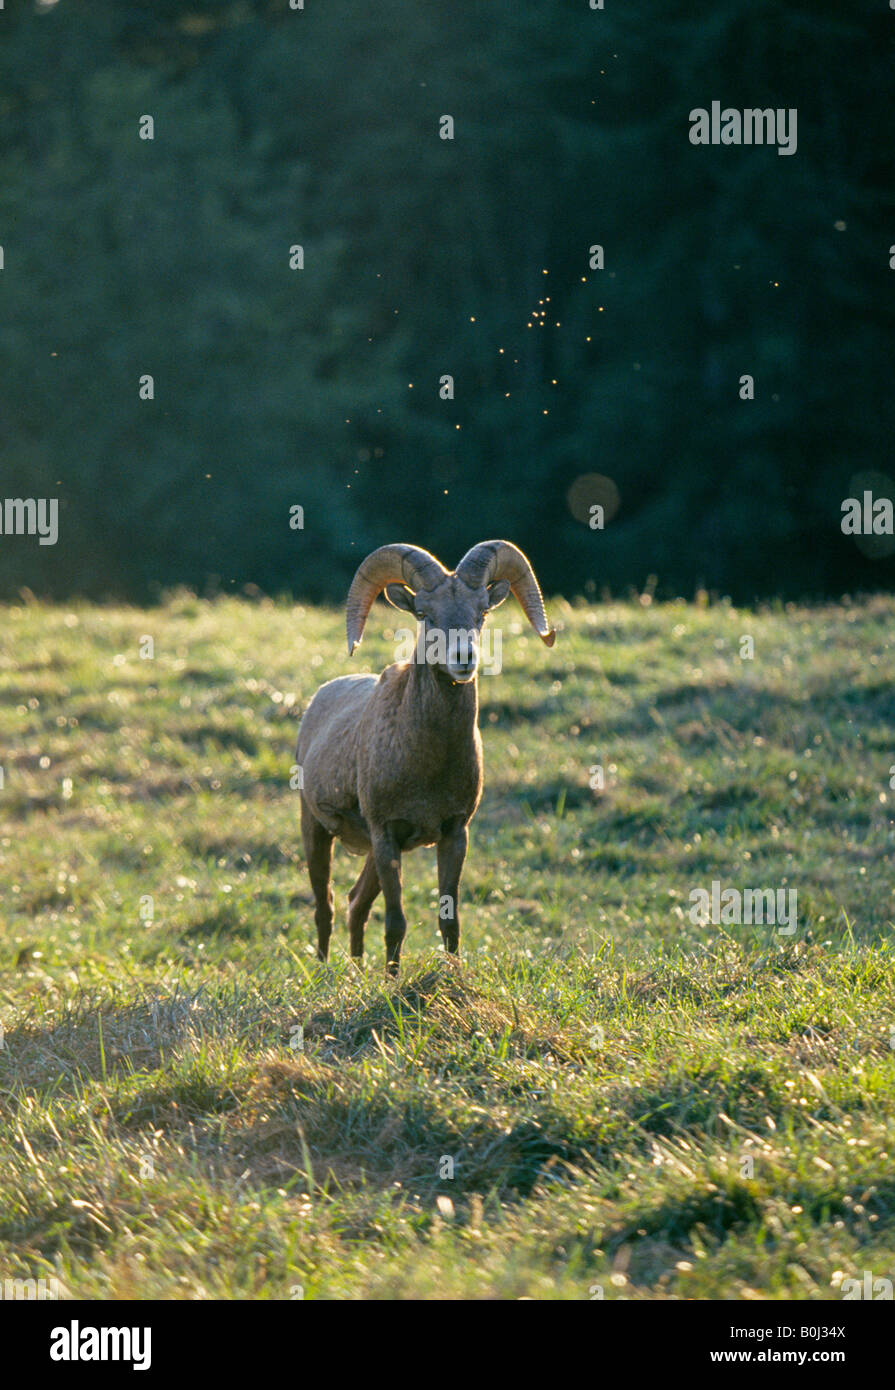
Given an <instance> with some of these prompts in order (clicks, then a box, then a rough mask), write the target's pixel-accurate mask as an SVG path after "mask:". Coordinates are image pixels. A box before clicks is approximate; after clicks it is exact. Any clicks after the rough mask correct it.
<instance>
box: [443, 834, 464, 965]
mask: <svg viewBox="0 0 895 1390" xmlns="http://www.w3.org/2000/svg"><path fill="white" fill-rule="evenodd" d="M468 843H469V834H468V831H467V829H466V825H465V824H462V825H456V826H454V828H453V829H452V830H450V831H449V832H448V833H447V834H446V835H443V836H442V838H441V839H440V840H439V841H438V925H439V927H440V928H441V939H442V941H443V942H444V949H445V950H446V951H448V952H450V954H451V955H452V956H455V955H456V954H457V952H458V951H459V949H460V917H459V910H458V901H457V900H458V897H459V894H460V875H461V874H462V872H463V863H464V860H465V859H466V847H467V845H468Z"/></svg>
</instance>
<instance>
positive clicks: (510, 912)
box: [0, 595, 895, 1299]
mask: <svg viewBox="0 0 895 1390" xmlns="http://www.w3.org/2000/svg"><path fill="white" fill-rule="evenodd" d="M550 614H551V618H552V619H553V620H554V621H555V622H556V623H557V626H558V627H559V628H560V631H559V634H558V638H557V643H556V646H555V647H554V648H553V650H552V651H547V650H546V649H545V648H544V647H543V646H542V645H541V644H540V643H539V642H538V640H537V638H536V637H534V635H533V634H532V633H531V632H530V630H529V629H527V628H526V627H525V625H524V620H523V618H522V615H521V613H520V612H519V610H518V609H516V608H514V606H513V605H512V603H508V604H507V605H506V606H505V607H504V608H503V609H501V611H500V614H499V615H498V618H499V620H500V621H501V623H502V626H503V637H504V642H503V656H504V670H503V673H502V674H501V675H500V676H486V677H483V678H482V680H481V682H480V687H481V704H482V710H481V727H482V733H483V738H484V743H485V763H486V787H485V795H484V799H483V802H482V805H481V808H480V811H479V814H478V816H477V817H476V819H475V821H474V823H473V829H472V835H471V847H470V856H469V859H468V861H467V868H466V873H465V876H464V881H463V888H464V897H463V901H462V905H461V920H462V928H463V937H462V941H461V949H462V951H463V957H462V961H461V963H460V964H459V965H458V966H454V965H452V964H451V963H450V962H448V961H446V960H445V958H444V957H443V955H442V954H441V952H440V949H439V941H440V938H439V935H438V931H437V920H436V910H437V898H436V891H435V874H434V851H426V850H420V851H417V852H416V853H415V854H413V855H412V856H411V857H410V858H409V859H408V860H407V861H406V876H405V879H406V892H405V905H406V909H407V914H408V920H409V922H410V929H409V932H408V936H407V940H406V942H405V954H404V959H403V962H402V964H403V969H402V975H401V978H400V979H399V980H398V981H397V982H396V983H387V982H386V980H385V978H384V973H383V964H384V949H383V939H382V909H381V900H380V902H379V903H378V904H377V907H376V908H375V909H374V914H373V917H372V918H371V922H370V925H369V927H368V932H367V942H368V950H367V964H366V968H365V970H364V971H359V970H357V969H355V968H354V967H352V966H351V964H350V963H349V961H348V958H347V942H346V939H345V938H346V933H345V928H344V902H345V895H346V892H347V888H348V886H349V884H350V882H351V881H352V874H353V872H356V870H357V868H358V867H359V861H357V860H355V859H352V858H351V857H349V856H348V855H347V854H345V853H344V852H339V851H338V850H337V854H336V889H337V894H338V899H339V908H340V911H339V916H338V917H337V927H336V932H335V934H334V940H333V950H332V958H331V962H330V964H329V965H328V966H320V965H318V964H317V963H316V961H315V959H314V954H313V950H312V946H311V942H312V939H313V936H314V932H313V923H312V913H311V906H310V894H309V889H308V884H307V880H306V876H305V872H304V867H303V863H302V858H301V847H300V839H299V834H298V793H297V792H296V791H292V790H290V786H289V775H290V767H291V764H292V761H293V749H294V741H295V728H296V723H297V719H298V716H299V713H300V710H301V708H302V706H303V704H304V703H305V702H306V701H307V699H308V697H309V696H310V695H311V694H312V692H313V690H314V689H315V688H316V686H317V685H318V684H319V683H320V682H321V681H323V680H326V679H329V678H330V677H333V676H336V675H339V674H342V673H344V672H346V671H349V670H362V669H364V668H367V669H379V667H380V666H381V665H384V664H385V663H386V662H387V661H388V660H389V659H390V653H391V650H392V647H391V644H390V642H389V641H388V640H387V635H386V632H387V626H388V624H389V623H390V622H391V621H392V620H393V616H394V615H393V614H392V613H391V610H389V609H386V608H384V607H381V606H377V608H376V609H375V610H374V612H373V615H372V618H371V621H370V623H369V625H368V632H367V637H366V639H365V642H364V645H363V647H362V648H361V649H360V651H359V652H358V653H357V655H356V657H355V658H354V660H353V661H352V662H351V663H349V661H348V658H347V656H346V653H345V643H344V635H343V620H342V615H341V613H340V612H336V611H334V610H333V611H325V610H322V609H314V610H310V609H302V608H298V607H294V606H291V605H287V604H285V603H273V602H268V601H260V602H255V601H250V600H248V599H241V600H240V599H235V598H232V599H229V598H228V599H220V600H218V601H211V602H206V601H200V600H197V599H195V598H193V597H192V596H189V595H177V596H174V597H172V598H171V599H170V601H169V602H168V603H167V605H166V606H164V607H161V608H159V609H156V610H149V611H141V610H136V609H128V608H98V607H91V606H87V605H73V606H58V607H57V606H47V605H42V604H36V603H23V604H22V605H20V606H17V607H12V608H6V609H4V610H2V611H0V765H2V770H3V785H2V789H0V891H2V899H0V901H2V919H0V1021H2V1025H3V1030H4V1033H3V1044H4V1045H3V1047H2V1049H0V1121H2V1134H0V1279H8V1278H34V1279H40V1278H45V1279H50V1278H55V1279H56V1280H57V1281H58V1289H59V1291H60V1292H62V1293H63V1295H64V1294H66V1293H68V1294H71V1295H73V1296H77V1297H88V1298H133V1297H137V1298H263V1299H290V1298H297V1297H304V1298H389V1297H400V1298H414V1297H416V1298H439V1297H447V1298H455V1297H459V1298H518V1297H522V1296H525V1297H531V1298H560V1299H588V1298H592V1297H600V1296H603V1297H605V1298H610V1299H611V1298H631V1299H636V1298H682V1297H683V1298H690V1297H695V1298H711V1297H713V1298H725V1299H743V1298H747V1299H752V1298H788V1297H796V1298H807V1299H837V1298H841V1297H842V1288H841V1285H842V1281H843V1279H845V1278H852V1277H855V1278H859V1279H860V1278H861V1277H862V1272H863V1271H864V1270H870V1271H872V1273H873V1275H874V1276H875V1277H882V1278H889V1279H895V1128H893V1116H895V975H893V951H892V941H893V917H895V898H893V894H895V877H893V872H892V869H893V847H895V840H893V799H895V791H893V790H892V787H891V785H890V777H892V775H893V774H891V773H890V768H891V767H892V765H893V764H895V697H893V690H895V644H893V637H892V634H893V632H895V601H893V600H892V599H889V598H886V599H882V598H879V599H872V600H868V601H866V602H860V603H859V602H855V603H851V604H848V603H847V604H844V605H841V606H829V607H818V608H812V609H807V608H805V609H800V608H790V607H787V608H785V609H784V608H782V607H781V608H769V609H767V610H762V611H760V612H757V613H756V612H746V611H743V610H734V609H732V608H731V607H730V606H728V605H725V604H709V603H702V604H684V603H677V604H670V605H656V604H650V603H648V602H645V601H644V602H641V603H637V602H631V603H611V604H604V605H598V606H594V607H587V606H585V605H580V606H576V607H573V606H569V605H568V604H563V603H562V602H554V603H553V604H552V605H550ZM744 636H746V637H751V638H752V639H753V641H754V656H753V657H751V658H749V657H748V656H746V657H745V659H744V657H743V656H742V655H741V652H743V651H744V650H745V647H744V645H743V644H742V643H741V638H743V637H744ZM147 639H151V643H150V641H148V640H147ZM150 651H151V653H152V654H151V655H149V652H150ZM598 767H599V768H602V769H603V770H604V772H603V780H604V783H605V785H604V786H603V787H602V789H601V788H600V787H599V785H597V786H593V787H592V786H591V783H592V782H594V783H599V780H600V776H599V773H597V772H594V771H592V770H593V769H595V768H598ZM713 881H717V882H720V883H721V884H722V885H723V886H724V887H735V888H738V889H741V890H742V889H745V888H764V889H774V890H776V889H778V888H783V889H786V890H789V889H795V890H797V893H798V924H797V928H796V930H795V931H794V932H792V933H791V934H790V935H785V934H783V933H781V932H780V931H779V930H778V929H776V928H775V927H774V926H768V925H736V924H735V923H730V924H727V925H721V924H718V925H713V924H711V923H708V924H706V925H698V924H696V923H694V921H693V920H691V915H692V914H691V899H690V894H691V892H692V891H693V890H694V889H697V888H705V889H706V890H707V891H709V890H710V889H711V885H712V882H713ZM299 1030H300V1031H299ZM451 1171H453V1176H451Z"/></svg>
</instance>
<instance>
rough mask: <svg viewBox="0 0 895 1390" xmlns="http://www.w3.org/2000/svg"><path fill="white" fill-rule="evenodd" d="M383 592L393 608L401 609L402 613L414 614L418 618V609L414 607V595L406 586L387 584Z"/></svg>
mask: <svg viewBox="0 0 895 1390" xmlns="http://www.w3.org/2000/svg"><path fill="white" fill-rule="evenodd" d="M382 592H383V594H384V595H385V597H386V600H387V601H388V602H389V603H390V604H391V606H392V608H400V609H401V610H402V612H404V613H412V614H413V616H414V617H416V609H415V608H414V606H413V603H414V593H413V590H412V589H408V587H407V585H406V584H386V586H385V588H384V589H383V591H382Z"/></svg>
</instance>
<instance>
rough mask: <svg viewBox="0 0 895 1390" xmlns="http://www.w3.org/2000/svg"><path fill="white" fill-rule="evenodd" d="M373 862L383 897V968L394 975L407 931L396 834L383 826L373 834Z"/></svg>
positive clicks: (399, 853) (399, 852)
mask: <svg viewBox="0 0 895 1390" xmlns="http://www.w3.org/2000/svg"><path fill="white" fill-rule="evenodd" d="M372 840H373V862H374V863H375V865H376V873H377V876H378V878H379V882H380V885H381V887H382V894H383V897H384V898H385V970H386V974H388V975H397V973H398V962H399V961H400V959H401V942H402V941H403V940H404V937H405V935H406V932H407V918H406V917H405V916H404V907H403V905H402V902H401V851H400V849H399V848H398V841H397V837H396V836H395V834H394V832H393V831H391V830H390V829H389V828H388V826H386V827H385V828H384V829H383V830H382V831H380V832H379V833H378V834H374V835H373V837H372Z"/></svg>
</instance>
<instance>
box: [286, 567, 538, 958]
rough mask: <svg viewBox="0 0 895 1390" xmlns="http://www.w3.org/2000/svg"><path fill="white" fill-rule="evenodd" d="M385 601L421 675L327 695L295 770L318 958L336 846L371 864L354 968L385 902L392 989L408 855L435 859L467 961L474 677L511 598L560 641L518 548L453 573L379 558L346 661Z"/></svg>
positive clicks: (352, 916) (338, 683) (353, 596)
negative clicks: (463, 902) (379, 903)
mask: <svg viewBox="0 0 895 1390" xmlns="http://www.w3.org/2000/svg"><path fill="white" fill-rule="evenodd" d="M383 590H384V591H385V596H386V598H387V600H388V601H389V603H391V604H392V606H393V607H395V608H399V609H403V610H404V611H405V612H407V613H410V614H411V615H412V616H413V617H414V618H415V619H417V620H418V622H419V625H420V626H419V631H418V634H417V645H416V651H415V655H414V659H413V661H411V662H408V663H405V664H396V665H392V666H387V667H386V668H385V670H384V671H383V672H382V675H381V676H361V675H355V676H339V677H338V678H337V679H336V680H332V681H328V682H327V683H326V685H323V686H321V687H320V689H319V690H318V691H317V693H316V695H315V696H314V697H313V699H312V700H311V702H310V704H309V705H308V708H307V710H306V711H305V714H304V717H303V718H302V721H301V726H300V728H299V733H298V747H297V750H296V761H297V763H298V766H299V767H300V768H301V774H302V776H301V831H302V839H303V841H304V848H305V857H306V859H307V863H308V873H309V875H310V879H311V888H312V889H313V893H314V900H315V904H316V910H315V914H314V921H315V923H316V926H317V954H318V957H319V958H320V959H321V960H326V958H327V954H328V951H329V938H330V933H331V931H332V924H333V892H332V888H331V886H330V870H331V866H332V845H333V840H334V839H339V840H341V842H342V844H343V845H345V847H346V848H347V849H348V850H349V851H351V852H352V853H354V854H365V855H366V860H365V863H364V866H363V869H362V870H361V872H360V876H359V877H358V880H357V882H356V883H355V885H354V887H353V888H352V889H351V892H350V894H349V896H348V928H349V933H350V941H351V954H352V956H354V957H360V956H362V955H363V951H364V926H365V924H366V921H367V918H368V916H369V915H370V909H371V907H372V905H373V902H374V900H375V898H376V896H377V894H378V893H379V891H380V889H381V890H382V892H383V894H384V895H385V948H386V969H387V971H388V973H389V974H391V975H394V974H397V970H398V961H399V958H400V955H401V942H402V941H403V939H404V934H405V932H406V930H407V921H406V918H405V916H404V910H403V907H402V904H401V855H402V854H403V853H406V852H407V851H408V850H412V849H416V848H417V847H418V846H420V845H436V846H437V849H438V893H439V899H440V906H439V926H440V928H441V934H442V938H443V940H444V945H445V949H446V950H447V951H449V952H451V953H452V954H456V952H457V949H458V945H459V940H460V923H459V918H458V915H457V893H458V888H459V884H460V875H461V873H462V871H463V861H464V859H465V858H466V847H467V839H468V836H467V826H468V824H469V821H470V820H471V818H472V816H473V814H474V813H475V810H476V807H477V806H478V804H479V798H480V796H481V793H482V740H481V737H480V735H479V730H478V689H477V681H476V677H477V673H478V665H479V658H480V653H481V648H480V635H481V630H482V624H483V622H484V619H485V615H486V614H487V613H488V612H490V611H491V610H492V609H494V608H496V607H497V606H498V604H500V603H502V602H503V601H504V599H505V598H506V597H507V595H508V593H509V592H510V590H512V592H513V593H514V594H515V596H516V598H517V599H518V600H519V603H520V604H521V605H522V608H523V610H524V612H525V615H526V617H527V618H528V620H529V622H530V623H531V625H532V627H533V628H534V630H535V632H536V633H537V634H538V636H539V637H540V638H541V639H542V641H544V642H545V643H546V644H547V646H548V647H552V646H553V642H554V640H555V633H554V631H553V629H552V628H551V627H549V625H548V622H547V615H546V613H545V611H544V602H543V599H542V598H541V591H540V589H539V588H538V582H537V580H536V579H535V576H534V573H533V571H532V568H531V565H530V564H529V563H528V560H527V559H526V558H525V556H524V555H523V554H522V551H521V550H518V549H517V548H516V546H514V545H511V544H510V542H509V541H482V542H481V543H480V544H479V545H475V546H473V548H472V549H471V550H470V551H468V553H467V554H466V555H464V557H463V559H462V560H461V561H460V563H459V565H458V566H457V568H456V570H455V571H454V572H453V573H451V572H450V571H449V570H446V569H445V568H444V566H443V565H442V564H441V563H440V561H438V560H436V559H435V556H434V555H430V554H429V553H428V551H426V550H419V549H417V547H416V546H412V545H383V546H380V547H379V549H378V550H374V551H373V552H372V554H370V555H368V556H367V558H366V559H365V560H364V561H363V563H362V564H361V565H360V566H359V568H358V570H357V573H356V574H355V576H354V579H353V581H352V584H351V588H350V590H349V592H348V601H347V629H348V653H349V655H351V654H352V653H353V652H354V649H355V647H356V646H357V644H358V643H359V642H360V640H361V636H362V635H363V631H364V624H365V623H366V620H367V614H368V613H369V611H370V608H371V607H372V605H373V602H374V600H375V599H376V597H377V596H378V595H379V594H380V593H382V591H383ZM432 636H434V638H435V641H434V642H432V641H431V640H430V639H431V637H432ZM433 647H434V648H435V651H434V658H435V659H433Z"/></svg>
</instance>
